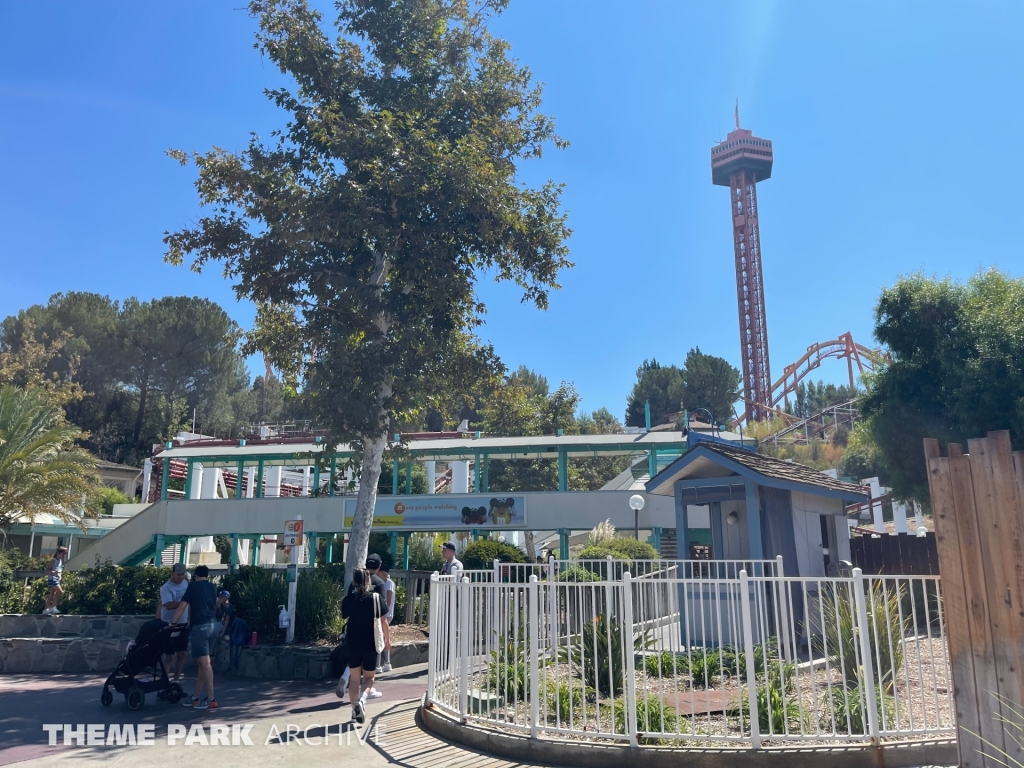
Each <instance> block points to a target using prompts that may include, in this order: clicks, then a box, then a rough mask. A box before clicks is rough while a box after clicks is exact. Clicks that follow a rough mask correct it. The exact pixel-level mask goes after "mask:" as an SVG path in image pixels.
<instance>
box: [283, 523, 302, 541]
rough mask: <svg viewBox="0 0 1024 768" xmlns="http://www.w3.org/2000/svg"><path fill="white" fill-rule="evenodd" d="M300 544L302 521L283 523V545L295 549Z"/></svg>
mask: <svg viewBox="0 0 1024 768" xmlns="http://www.w3.org/2000/svg"><path fill="white" fill-rule="evenodd" d="M301 544H302V521H301V520H286V521H285V523H284V545H285V546H286V547H297V546H300V545H301Z"/></svg>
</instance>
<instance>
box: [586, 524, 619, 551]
mask: <svg viewBox="0 0 1024 768" xmlns="http://www.w3.org/2000/svg"><path fill="white" fill-rule="evenodd" d="M613 538H615V526H614V525H612V520H611V518H608V519H607V520H605V521H604V522H603V523H598V524H597V525H595V526H594V527H593V529H591V531H590V533H588V534H587V546H590V547H595V546H596V547H599V546H602V545H603V544H604V543H605V542H608V541H611V540H612V539H613Z"/></svg>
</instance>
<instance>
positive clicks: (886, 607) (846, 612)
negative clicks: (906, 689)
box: [814, 579, 910, 691]
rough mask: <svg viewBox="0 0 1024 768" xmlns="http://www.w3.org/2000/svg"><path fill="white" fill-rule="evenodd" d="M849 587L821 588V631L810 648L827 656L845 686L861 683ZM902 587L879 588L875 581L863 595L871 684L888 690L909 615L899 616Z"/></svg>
mask: <svg viewBox="0 0 1024 768" xmlns="http://www.w3.org/2000/svg"><path fill="white" fill-rule="evenodd" d="M852 589H853V587H851V586H849V585H846V584H837V585H836V586H834V587H832V588H830V589H828V590H822V594H821V598H820V599H821V604H822V611H823V613H824V621H825V627H824V633H823V634H821V635H817V636H815V639H814V647H815V650H816V651H817V652H818V653H820V654H821V655H823V656H824V655H827V656H828V657H829V660H830V662H831V664H832V666H833V668H835V669H841V670H842V673H843V678H844V680H845V682H846V687H847V688H856V687H859V686H860V685H861V684H862V681H861V676H862V669H861V668H862V665H861V664H859V663H858V659H859V658H860V648H859V645H860V641H859V639H858V638H859V634H858V630H857V626H856V624H857V622H856V620H855V617H854V595H853V592H852ZM905 591H906V590H905V589H904V588H903V587H902V586H899V587H893V588H889V589H885V590H883V582H882V580H880V579H879V580H875V581H874V585H873V586H872V587H871V589H870V591H869V592H868V593H867V595H866V596H865V603H866V609H867V619H868V626H867V627H866V628H865V631H867V632H868V637H869V638H870V639H871V662H872V668H873V670H874V683H875V684H880V685H881V686H882V688H883V689H884V690H886V691H891V690H892V686H893V683H894V681H895V680H896V675H897V674H899V671H900V669H901V668H902V667H903V637H904V635H905V634H906V632H907V628H908V627H909V624H910V618H904V619H902V621H901V619H900V601H901V600H902V599H903V597H904V593H905Z"/></svg>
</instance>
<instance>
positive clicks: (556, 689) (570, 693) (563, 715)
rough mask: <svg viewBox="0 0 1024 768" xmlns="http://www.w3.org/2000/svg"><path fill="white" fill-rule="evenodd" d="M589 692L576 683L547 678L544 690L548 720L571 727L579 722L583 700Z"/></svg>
mask: <svg viewBox="0 0 1024 768" xmlns="http://www.w3.org/2000/svg"><path fill="white" fill-rule="evenodd" d="M589 692H590V691H588V689H585V688H584V687H583V686H582V685H578V684H576V683H556V682H555V681H554V680H549V681H548V685H547V690H546V691H545V692H544V699H545V702H546V704H547V716H548V721H549V722H552V723H555V724H556V725H557V726H558V727H562V728H565V727H569V728H571V727H573V726H574V725H575V724H577V723H579V722H581V721H582V718H583V702H584V700H585V699H586V697H587V694H588V693H589Z"/></svg>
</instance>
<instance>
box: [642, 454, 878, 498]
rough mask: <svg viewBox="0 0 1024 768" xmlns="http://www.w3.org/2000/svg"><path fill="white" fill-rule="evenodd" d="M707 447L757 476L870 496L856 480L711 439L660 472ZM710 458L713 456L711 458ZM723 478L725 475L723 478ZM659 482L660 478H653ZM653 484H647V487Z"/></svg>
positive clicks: (671, 470)
mask: <svg viewBox="0 0 1024 768" xmlns="http://www.w3.org/2000/svg"><path fill="white" fill-rule="evenodd" d="M701 450H705V451H707V452H708V453H710V454H716V455H718V456H722V457H723V458H726V459H729V460H730V461H732V462H735V463H736V464H739V465H740V466H742V467H744V468H745V469H748V470H750V471H751V472H755V473H757V474H758V475H760V476H762V477H764V478H767V479H770V480H780V481H784V482H788V483H800V484H802V485H811V486H816V487H818V488H823V489H825V490H829V491H833V492H837V493H842V494H844V495H851V496H856V497H862V498H867V497H868V496H869V495H870V493H869V491H868V489H867V488H865V487H864V486H862V485H857V484H855V483H846V482H843V481H842V480H835V479H833V478H831V477H829V476H828V475H826V474H825V473H823V472H819V471H818V470H816V469H812V468H811V467H808V466H804V465H803V464H797V463H796V462H791V461H783V460H782V459H776V458H773V457H771V456H765V455H763V454H759V453H754V452H753V451H749V450H745V449H743V448H738V447H734V446H732V445H726V444H724V443H717V442H716V443H712V442H704V441H702V442H700V443H699V444H697V445H696V446H694V447H693V448H692V449H690V450H689V451H688V452H687V453H686V454H684V455H683V456H682V458H680V459H678V460H677V461H676V462H674V463H673V464H672V465H670V466H668V467H666V468H665V469H664V470H662V472H661V473H660V474H662V475H668V474H671V473H674V472H678V471H679V464H684V465H685V464H689V463H690V461H692V460H693V459H694V458H695V455H696V454H697V453H698V452H699V451H701ZM709 458H710V457H709ZM723 479H724V478H723ZM654 480H655V481H657V477H655V479H654ZM653 483H654V481H652V483H648V488H650V487H651V485H652V484H653Z"/></svg>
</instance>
